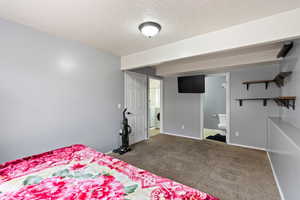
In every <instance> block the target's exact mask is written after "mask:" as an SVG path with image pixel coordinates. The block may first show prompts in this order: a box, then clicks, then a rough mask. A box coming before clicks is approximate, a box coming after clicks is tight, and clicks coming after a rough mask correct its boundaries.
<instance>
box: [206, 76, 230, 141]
mask: <svg viewBox="0 0 300 200" xmlns="http://www.w3.org/2000/svg"><path fill="white" fill-rule="evenodd" d="M227 88H228V87H227V77H226V74H212V75H207V76H206V77H205V93H204V94H203V95H202V97H203V98H202V99H203V108H202V110H203V129H202V138H203V139H208V140H214V141H219V142H224V143H226V141H227V139H226V135H227V134H226V133H227V128H228V127H227V124H228V122H227V102H226V100H227V96H226V92H227Z"/></svg>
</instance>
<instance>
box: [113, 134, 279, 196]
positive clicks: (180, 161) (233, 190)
mask: <svg viewBox="0 0 300 200" xmlns="http://www.w3.org/2000/svg"><path fill="white" fill-rule="evenodd" d="M132 148H133V150H132V151H131V152H129V153H127V154H125V155H122V156H120V155H117V154H111V155H112V156H114V157H117V158H119V159H121V160H123V161H125V162H127V163H130V164H132V165H135V166H137V167H139V168H142V169H145V170H148V171H150V172H152V173H154V174H157V175H159V176H163V177H167V178H170V179H173V180H175V181H177V182H180V183H183V184H185V185H188V186H191V187H193V188H196V189H199V190H201V191H203V192H207V193H209V194H212V195H214V196H216V197H218V198H220V199H221V200H260V199H261V200H279V199H280V197H279V193H278V190H277V187H276V184H275V181H274V178H273V175H272V170H271V167H270V164H269V161H268V158H267V155H266V153H265V152H263V151H258V150H251V149H246V148H240V147H235V146H230V145H226V144H222V143H219V142H213V141H209V140H203V141H199V140H193V139H187V138H181V137H175V136H169V135H164V134H160V135H157V136H154V137H152V138H150V139H149V140H147V141H143V142H140V143H137V144H135V145H133V146H132Z"/></svg>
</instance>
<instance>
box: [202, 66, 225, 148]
mask: <svg viewBox="0 0 300 200" xmlns="http://www.w3.org/2000/svg"><path fill="white" fill-rule="evenodd" d="M215 75H224V76H225V79H226V88H225V90H226V98H225V99H226V116H227V119H226V126H227V128H226V144H229V143H230V102H231V100H230V98H231V96H230V72H226V73H214V74H209V75H206V76H215ZM204 99H205V93H202V94H201V95H200V139H201V140H203V139H205V138H204V136H203V134H204Z"/></svg>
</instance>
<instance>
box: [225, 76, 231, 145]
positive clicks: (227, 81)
mask: <svg viewBox="0 0 300 200" xmlns="http://www.w3.org/2000/svg"><path fill="white" fill-rule="evenodd" d="M225 76H226V143H230V109H231V108H230V103H231V95H230V72H227V73H226V74H225Z"/></svg>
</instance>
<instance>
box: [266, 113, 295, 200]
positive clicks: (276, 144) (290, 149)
mask: <svg viewBox="0 0 300 200" xmlns="http://www.w3.org/2000/svg"><path fill="white" fill-rule="evenodd" d="M268 125H269V126H268V130H269V131H268V145H267V146H268V152H269V156H270V160H271V162H272V165H273V169H274V172H275V174H276V177H277V180H278V184H279V186H280V188H281V191H282V195H283V196H284V199H285V200H298V199H299V185H300V135H299V134H300V129H298V128H296V127H294V126H293V125H292V124H290V123H289V122H286V121H283V120H280V119H279V118H278V119H274V118H272V119H270V120H269V123H268Z"/></svg>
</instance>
